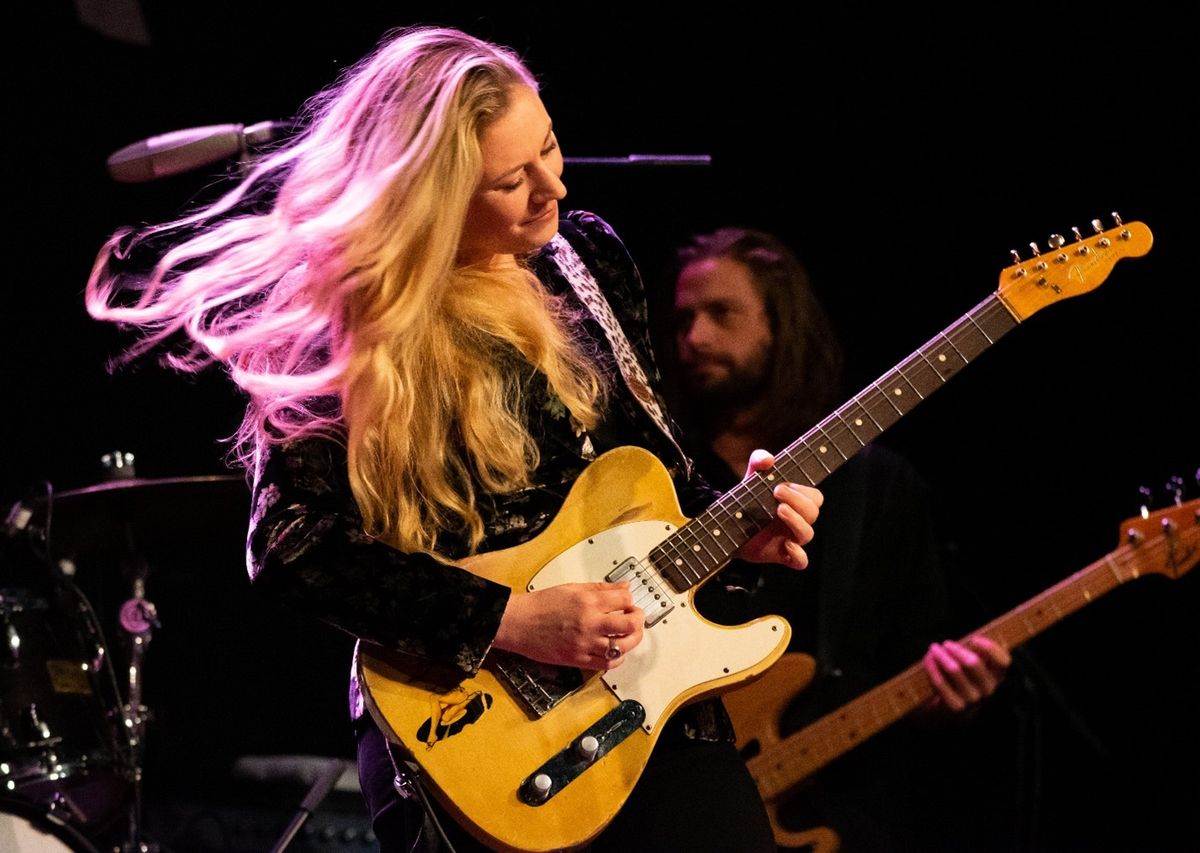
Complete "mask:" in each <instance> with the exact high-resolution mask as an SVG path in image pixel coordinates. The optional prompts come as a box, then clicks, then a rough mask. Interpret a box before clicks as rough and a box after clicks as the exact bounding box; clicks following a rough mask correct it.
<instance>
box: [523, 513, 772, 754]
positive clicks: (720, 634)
mask: <svg viewBox="0 0 1200 853" xmlns="http://www.w3.org/2000/svg"><path fill="white" fill-rule="evenodd" d="M674 530H675V526H674V525H669V524H667V523H666V522H663V521H653V520H651V521H632V522H629V523H627V524H619V525H617V526H615V527H610V528H608V529H607V530H604V531H602V532H600V533H597V534H596V535H595V536H592V537H590V538H589V539H586V540H584V541H582V542H578V543H576V544H575V545H572V546H571V547H570V548H568V549H567V550H566V551H563V552H562V553H561V554H559V555H558V556H557V557H555V558H554V559H553V560H551V561H550V562H549V563H547V564H546V565H545V566H544V567H542V569H541V571H539V572H538V573H537V574H536V575H534V577H533V579H532V580H531V581H530V583H529V587H528V588H529V589H530V590H534V589H546V588H547V587H551V586H557V585H559V584H564V583H590V582H597V581H603V580H604V578H605V576H606V575H607V574H608V573H609V572H611V571H612V570H613V568H615V567H616V566H617V565H618V564H619V563H621V562H622V561H624V560H625V559H627V558H629V557H637V558H639V560H641V561H643V562H644V558H645V557H646V555H647V554H649V553H650V551H651V549H653V548H654V546H655V545H658V544H659V543H660V542H661V541H662V540H663V539H665V538H666V537H667V536H668V535H669V534H670V533H671V532H672V531H674ZM663 588H664V589H667V590H670V587H669V586H668V585H666V584H663ZM671 597H672V598H673V599H674V601H675V609H674V610H673V611H671V613H670V614H669V615H668V616H666V617H665V618H664V619H663V620H662V621H661V622H658V623H657V624H655V625H653V626H652V627H650V628H647V629H646V630H645V632H644V634H643V636H642V642H641V643H639V644H638V646H637V648H635V649H633V650H632V651H631V652H629V654H628V656H627V657H626V658H625V662H624V663H623V664H621V665H620V666H619V667H617V668H616V669H613V670H611V671H609V672H607V673H605V674H604V676H603V679H604V683H605V684H607V685H608V687H609V689H610V690H612V691H613V693H615V694H616V695H617V697H618V698H619V699H622V700H626V699H632V700H634V701H637V702H640V703H641V704H642V706H643V707H644V708H645V709H646V721H645V723H644V724H643V728H644V729H645V730H646V731H648V732H649V731H653V730H654V729H655V728H656V727H657V726H658V725H659V724H660V723H661V722H663V721H664V720H663V715H664V714H665V713H666V712H667V710H668V708H670V706H671V705H672V704H673V703H674V702H675V701H676V700H677V699H678V698H679V696H680V695H681V694H683V693H684V692H686V691H688V690H690V689H691V688H693V687H696V686H697V685H701V684H704V683H706V682H710V681H714V680H716V679H719V678H728V677H729V676H731V675H736V674H737V673H739V672H741V671H743V670H746V669H749V668H751V667H753V666H754V665H755V664H757V663H760V662H761V661H762V660H763V659H764V658H765V657H767V655H769V654H770V653H771V652H772V651H773V650H775V649H776V648H778V647H780V645H781V644H783V643H786V642H787V638H788V631H789V628H788V624H787V622H785V621H784V620H783V619H782V618H780V617H778V616H769V617H766V618H764V619H759V620H756V621H754V622H750V623H748V624H746V625H742V626H739V627H736V628H729V627H725V626H723V625H714V624H713V623H711V622H708V621H706V620H705V619H703V618H702V617H701V616H700V615H699V614H698V613H697V612H696V609H695V608H694V607H693V606H692V592H690V591H689V592H687V593H682V594H678V593H674V592H673V591H672V592H671Z"/></svg>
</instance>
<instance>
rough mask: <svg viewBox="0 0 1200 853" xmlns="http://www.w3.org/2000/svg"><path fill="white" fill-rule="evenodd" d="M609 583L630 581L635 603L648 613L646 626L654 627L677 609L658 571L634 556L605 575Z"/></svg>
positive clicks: (630, 589)
mask: <svg viewBox="0 0 1200 853" xmlns="http://www.w3.org/2000/svg"><path fill="white" fill-rule="evenodd" d="M604 579H605V580H606V581H608V582H609V583H615V582H616V581H624V580H627V581H629V591H630V592H631V593H633V603H634V605H635V606H637V607H640V608H642V612H643V613H645V614H646V627H647V628H652V627H654V626H655V625H656V624H658V623H659V622H661V621H662V619H663V617H665V616H666V615H667V614H668V613H670V612H671V611H672V610H674V609H675V601H674V599H672V598H671V596H670V595H669V594H668V593H667V590H666V586H665V584H663V582H662V579H661V578H659V576H658V573H657V572H655V571H654V570H653V569H651V568H648V567H647V566H645V565H644V564H642V563H641V562H639V561H638V560H637V559H636V558H634V557H627V558H626V559H625V560H622V561H621V563H620V564H619V565H618V566H617V567H616V568H615V569H613V570H612V571H611V572H609V573H608V574H607V575H605V576H604Z"/></svg>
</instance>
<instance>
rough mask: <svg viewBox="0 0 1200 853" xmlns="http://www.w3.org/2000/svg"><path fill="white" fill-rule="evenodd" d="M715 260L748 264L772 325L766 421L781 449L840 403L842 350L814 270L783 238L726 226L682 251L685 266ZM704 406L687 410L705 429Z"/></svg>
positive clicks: (762, 430) (763, 429) (763, 428)
mask: <svg viewBox="0 0 1200 853" xmlns="http://www.w3.org/2000/svg"><path fill="white" fill-rule="evenodd" d="M708 258H728V259H729V260H732V261H736V262H737V263H739V264H741V265H742V266H744V267H745V268H746V269H747V270H748V271H749V273H750V278H751V280H752V281H753V282H754V286H755V287H756V288H758V292H759V294H760V295H761V296H762V299H763V302H764V304H765V307H766V312H767V317H768V318H769V322H770V324H771V337H772V340H773V342H774V343H773V346H772V358H771V364H770V368H769V370H768V374H767V377H766V383H765V386H764V387H765V396H764V398H763V401H764V403H765V405H764V406H763V407H762V418H761V422H760V423H758V424H756V425H755V429H756V431H757V433H758V435H759V436H761V438H762V440H763V444H764V445H765V446H766V448H767V449H769V450H771V451H778V450H781V449H782V448H783V447H785V446H786V445H787V444H789V443H790V442H792V441H793V440H794V439H796V438H798V437H799V436H800V435H801V434H803V433H804V432H805V431H806V430H807V429H808V428H809V427H811V426H812V425H813V424H815V423H817V421H819V420H820V419H821V418H823V417H824V416H825V415H827V414H829V412H830V411H831V410H832V409H833V407H834V406H835V405H836V404H837V402H838V401H839V397H840V394H841V382H842V348H841V345H840V343H839V342H838V339H837V336H836V335H835V334H834V331H833V326H832V324H831V323H830V322H829V318H828V317H827V316H826V314H825V311H824V309H823V308H822V307H821V304H820V302H818V301H817V297H816V294H815V293H814V292H813V288H812V284H811V282H810V281H809V275H808V271H807V270H806V269H805V267H804V265H803V264H802V263H801V262H800V259H799V258H798V257H796V253H795V252H793V251H792V250H791V249H790V248H789V247H788V246H787V245H786V244H785V243H784V242H783V241H782V240H780V239H779V238H778V237H775V236H774V235H772V234H768V233H766V232H764V231H755V230H752V229H748V228H720V229H717V230H716V231H713V232H711V233H705V234H697V235H695V236H693V237H692V238H691V240H690V241H689V242H688V243H687V244H686V245H684V246H683V247H682V248H680V249H679V251H678V252H677V255H676V260H677V266H676V268H677V270H682V269H683V268H684V267H685V266H687V265H688V264H691V263H695V262H697V261H701V260H705V259H708ZM704 415H705V413H704V412H703V410H702V409H701V407H697V406H686V401H685V412H684V416H685V417H686V418H687V419H688V420H690V421H691V422H692V425H693V426H694V427H696V428H698V429H700V430H701V432H703V431H704V429H705V427H706V426H707V424H706V423H705V416H704Z"/></svg>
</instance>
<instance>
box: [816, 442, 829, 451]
mask: <svg viewBox="0 0 1200 853" xmlns="http://www.w3.org/2000/svg"><path fill="white" fill-rule="evenodd" d="M817 450H819V451H821V452H822V453H828V452H829V448H828V447H826V446H825V445H823V444H822V445H821V446H820V447H818V448H817Z"/></svg>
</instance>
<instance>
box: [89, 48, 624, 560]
mask: <svg viewBox="0 0 1200 853" xmlns="http://www.w3.org/2000/svg"><path fill="white" fill-rule="evenodd" d="M514 86H529V87H531V88H534V89H536V88H537V84H536V81H535V80H534V78H533V76H532V75H531V74H530V73H529V71H528V70H527V69H526V68H525V67H524V65H523V64H522V63H521V61H520V59H519V58H518V57H517V56H516V55H515V54H514V53H512V52H511V51H510V50H508V49H507V48H503V47H499V46H497V45H493V44H490V43H488V42H484V41H480V40H479V39H476V38H473V37H471V36H469V35H466V34H465V33H462V32H459V31H457V30H452V29H443V28H433V27H417V28H410V29H405V30H398V31H395V32H394V33H391V34H389V36H387V37H385V38H384V39H383V40H382V41H381V42H380V45H379V46H378V48H377V49H376V50H375V51H374V52H373V53H372V54H370V55H368V56H367V57H366V58H364V59H363V60H361V61H360V62H359V63H357V64H356V65H355V66H353V67H351V68H350V69H348V70H347V72H346V73H345V74H343V75H342V76H341V77H340V79H339V80H338V81H337V82H336V83H335V84H334V85H332V86H331V87H330V88H328V89H327V90H325V91H324V92H322V93H320V94H318V95H316V96H315V97H314V98H313V99H311V100H310V101H309V102H308V104H307V105H306V107H305V119H306V120H305V121H304V122H303V124H304V125H305V126H306V128H307V129H306V130H305V131H304V132H303V133H301V134H300V135H299V136H298V137H297V138H296V139H295V140H294V141H292V142H291V143H289V144H288V145H286V146H285V147H283V148H282V149H280V150H278V151H276V152H274V153H272V154H270V155H268V156H266V157H264V159H263V160H262V161H261V162H260V163H259V164H258V165H257V166H256V167H255V168H254V169H253V170H252V171H251V172H250V173H249V174H248V175H247V176H246V177H245V179H244V180H242V181H241V182H240V183H239V184H238V186H237V187H236V188H234V189H233V190H231V191H230V192H229V193H227V194H226V195H224V196H223V197H222V198H221V199H219V200H218V201H216V202H215V203H213V204H211V205H209V206H208V207H206V208H204V209H202V210H200V211H199V212H197V213H194V214H192V215H188V216H185V217H183V218H181V219H178V220H175V221H173V222H169V223H166V224H164V225H159V226H153V227H149V228H145V229H142V230H141V231H139V232H133V231H130V230H125V231H121V232H118V233H117V234H116V235H114V236H113V237H112V238H111V239H110V240H109V241H108V242H107V243H106V244H105V246H104V247H103V248H102V250H101V251H100V254H99V256H98V258H97V260H96V263H95V266H94V268H93V270H92V274H91V276H90V278H89V280H88V284H87V290H86V305H87V309H88V311H89V313H90V314H91V315H92V316H93V317H96V318H99V319H105V320H111V321H114V322H117V323H121V324H124V325H130V326H135V327H138V328H140V329H141V330H142V332H143V335H142V337H141V338H140V339H139V340H138V342H137V343H135V344H134V345H133V346H132V347H131V348H130V349H129V350H128V351H127V353H126V354H125V355H124V357H123V359H124V360H128V359H130V358H133V357H135V356H137V355H140V354H144V353H145V352H147V351H149V350H151V349H154V348H159V347H162V348H164V349H168V350H169V352H168V354H167V355H166V356H165V359H166V361H167V362H168V363H169V364H171V365H172V366H173V367H175V368H177V369H180V370H184V371H196V370H199V369H201V368H202V367H204V366H205V365H207V364H210V363H212V362H213V361H217V362H221V363H223V364H225V365H226V366H227V369H228V371H229V374H230V376H231V377H232V379H233V381H234V382H235V383H236V384H237V385H238V386H239V387H241V388H242V389H243V390H244V391H246V392H247V394H248V395H249V399H250V402H249V405H248V406H247V411H246V416H245V419H244V420H243V422H242V424H241V427H240V428H239V430H238V433H237V435H236V443H235V453H236V455H237V457H238V459H239V461H240V462H241V463H242V464H243V465H246V466H253V465H254V464H256V462H257V461H258V460H259V459H261V456H262V454H263V452H264V451H265V450H266V449H267V446H268V445H269V444H271V443H279V442H286V441H290V440H294V439H296V438H300V437H304V436H310V435H315V434H322V435H330V436H334V437H336V438H337V439H339V440H342V441H344V442H345V444H346V447H347V453H348V458H349V476H350V483H351V487H352V489H353V492H354V496H355V498H356V500H357V502H358V504H359V507H360V508H361V510H362V513H363V518H364V527H365V529H366V531H367V532H368V533H369V534H371V535H373V536H376V537H378V538H380V539H383V540H384V541H387V542H389V543H391V544H394V545H396V546H398V547H401V548H404V549H406V550H432V549H433V548H434V547H435V546H436V544H437V541H438V536H439V532H440V531H448V530H452V531H455V532H456V533H457V534H462V535H465V536H466V538H467V541H468V542H469V543H470V544H471V546H472V547H475V546H477V545H478V544H479V542H480V541H481V539H482V538H483V535H484V530H483V524H482V520H481V517H480V514H479V512H478V511H477V509H476V492H477V490H478V489H479V488H483V489H486V490H488V491H509V490H513V489H516V488H520V487H522V486H524V485H527V484H528V480H529V474H530V471H531V470H532V469H533V468H534V467H535V466H536V464H537V461H538V449H537V445H536V444H535V442H534V440H533V439H532V437H531V436H530V434H529V431H528V428H527V425H526V423H525V417H524V401H523V396H522V390H521V389H522V385H523V381H522V380H523V377H522V375H521V371H522V370H523V371H524V372H525V375H528V374H529V373H532V372H533V371H535V370H538V371H541V372H542V373H544V374H545V375H546V377H547V378H548V380H549V383H550V386H551V387H552V388H553V390H554V391H555V393H557V394H558V396H559V397H560V398H561V399H562V401H563V402H564V404H565V405H566V406H567V408H568V409H569V410H570V412H571V413H572V415H573V416H574V417H575V419H576V420H577V421H578V422H579V423H580V424H581V425H583V426H586V427H591V426H594V425H595V423H596V421H597V420H598V416H597V408H598V400H599V398H600V396H601V395H602V394H603V384H602V380H601V377H600V376H599V374H598V372H597V369H596V368H595V367H594V365H593V363H592V361H591V360H590V359H589V357H588V354H587V353H586V352H585V351H584V347H583V345H582V344H580V343H579V342H577V341H575V340H573V339H572V337H571V335H570V333H569V332H568V331H567V329H568V328H569V327H570V326H569V318H568V317H566V316H565V314H564V311H565V309H564V308H563V306H562V304H561V303H560V302H559V301H558V300H556V299H555V298H553V297H552V296H550V295H549V294H548V293H547V292H546V291H545V289H544V288H543V287H542V286H541V284H540V283H539V282H538V281H537V280H536V278H534V277H533V275H532V274H531V273H530V272H528V271H527V270H525V269H520V268H518V269H514V270H512V271H510V272H496V271H494V270H484V269H480V268H473V267H459V266H458V265H457V263H456V256H457V251H458V246H459V242H460V238H461V235H462V232H463V224H464V220H465V218H466V214H467V209H468V204H469V202H470V199H471V196H472V194H473V193H474V191H475V189H476V187H477V185H478V183H479V181H480V180H481V176H482V154H481V150H480V139H481V136H482V134H483V132H484V131H485V130H486V128H487V127H489V126H490V125H491V123H493V122H494V121H496V120H497V119H498V118H500V117H501V116H502V115H504V113H505V111H506V110H507V109H508V106H509V99H510V94H511V90H512V88H513V87H514ZM247 211H249V212H247ZM176 237H178V238H179V239H178V240H175V239H174V238H176ZM167 238H169V240H168V242H169V243H171V244H173V246H172V248H170V249H168V250H166V251H165V252H163V253H161V256H160V257H158V258H157V261H156V262H155V263H154V265H153V268H152V269H151V270H150V272H149V273H147V274H145V275H143V276H141V277H140V279H139V280H137V281H133V282H131V281H130V276H129V275H127V274H123V273H121V272H120V271H118V269H117V266H119V265H118V264H114V261H119V260H120V259H122V258H124V257H125V256H126V255H127V254H128V253H129V252H130V251H131V250H132V248H133V247H134V246H136V245H138V244H142V245H143V246H145V245H153V244H156V243H158V242H159V241H160V240H163V239H167ZM179 340H183V341H184V345H183V347H182V348H180V347H179V346H178V345H176V342H177V341H179ZM163 345H167V346H163ZM514 365H517V366H518V367H517V369H516V370H514V369H513V368H514Z"/></svg>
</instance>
